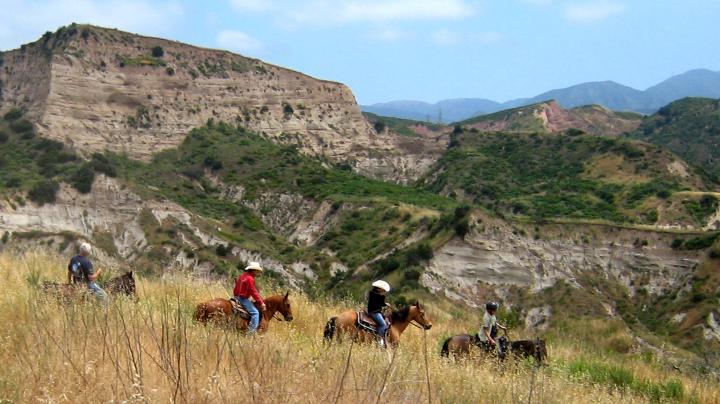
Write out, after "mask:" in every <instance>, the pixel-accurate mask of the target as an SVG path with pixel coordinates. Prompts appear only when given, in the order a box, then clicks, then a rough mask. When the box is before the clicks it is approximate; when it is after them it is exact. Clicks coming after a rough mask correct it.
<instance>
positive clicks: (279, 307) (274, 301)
mask: <svg viewBox="0 0 720 404" xmlns="http://www.w3.org/2000/svg"><path fill="white" fill-rule="evenodd" d="M265 302H266V303H267V304H268V307H270V305H272V309H273V310H275V311H278V312H280V314H282V316H283V319H284V320H285V321H292V319H293V314H292V306H291V305H290V291H287V292H286V293H285V296H279V295H278V296H272V297H269V298H267V300H266V301H265Z"/></svg>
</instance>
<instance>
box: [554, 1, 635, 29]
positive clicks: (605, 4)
mask: <svg viewBox="0 0 720 404" xmlns="http://www.w3.org/2000/svg"><path fill="white" fill-rule="evenodd" d="M626 9H627V5H625V4H622V3H617V2H613V1H605V0H600V1H590V2H585V3H574V4H569V5H568V6H567V7H566V9H565V18H566V19H568V20H570V21H573V22H582V23H587V22H597V21H602V20H604V19H606V18H608V17H610V16H612V15H615V14H619V13H622V12H623V11H625V10H626Z"/></svg>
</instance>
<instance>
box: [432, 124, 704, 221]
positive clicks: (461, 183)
mask: <svg viewBox="0 0 720 404" xmlns="http://www.w3.org/2000/svg"><path fill="white" fill-rule="evenodd" d="M673 161H675V157H674V156H672V155H671V154H670V153H668V152H666V151H663V150H662V149H660V148H658V147H656V146H653V145H649V144H646V143H641V142H634V141H628V140H621V139H613V138H600V137H596V136H589V135H582V134H580V133H579V132H578V131H572V130H571V131H567V132H564V133H562V134H556V135H547V134H507V133H476V132H473V131H470V132H468V131H463V132H461V133H457V134H454V136H453V139H452V140H451V143H450V147H449V149H448V151H447V152H446V153H445V155H444V156H443V157H442V158H441V159H440V160H439V162H438V163H437V166H436V167H435V169H434V170H433V173H431V174H430V175H428V176H427V177H426V179H425V180H423V184H424V187H425V189H427V190H430V191H433V192H437V193H441V194H444V195H448V196H450V197H454V198H458V199H459V200H461V201H465V202H468V203H475V204H479V205H483V206H485V207H487V208H489V209H492V210H495V211H498V212H502V213H505V214H514V215H520V216H529V217H532V218H536V219H542V218H561V217H564V218H576V219H602V220H607V221H612V222H616V223H644V224H654V223H655V222H656V221H657V220H658V209H657V208H658V207H659V206H661V205H667V204H669V203H670V200H671V199H672V196H673V193H675V192H677V191H680V190H688V189H697V188H698V187H700V188H702V187H703V185H702V183H701V182H700V181H699V179H698V178H696V177H693V176H689V177H683V176H681V175H675V174H674V173H672V172H671V171H670V170H669V168H668V166H669V164H670V163H671V162H673Z"/></svg>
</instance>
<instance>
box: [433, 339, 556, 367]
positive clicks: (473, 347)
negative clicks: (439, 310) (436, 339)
mask: <svg viewBox="0 0 720 404" xmlns="http://www.w3.org/2000/svg"><path fill="white" fill-rule="evenodd" d="M497 341H498V345H499V349H498V351H497V356H498V358H499V359H500V360H504V359H505V358H506V357H507V354H508V353H509V354H510V355H512V356H513V357H515V358H531V357H532V358H535V362H536V363H537V364H538V365H541V364H542V363H543V362H544V361H545V359H547V349H546V347H545V340H542V339H539V338H536V339H535V340H522V341H512V342H509V341H508V340H507V337H500V338H497ZM473 352H482V353H486V351H485V349H484V347H483V346H482V345H481V344H480V342H479V341H478V338H477V336H475V335H469V334H460V335H454V336H452V337H450V338H448V339H446V340H445V342H444V343H443V346H442V350H441V351H440V355H442V356H451V355H452V356H455V357H458V358H459V357H463V356H465V357H467V356H470V355H471V353H473ZM493 352H495V351H493ZM487 354H490V352H487Z"/></svg>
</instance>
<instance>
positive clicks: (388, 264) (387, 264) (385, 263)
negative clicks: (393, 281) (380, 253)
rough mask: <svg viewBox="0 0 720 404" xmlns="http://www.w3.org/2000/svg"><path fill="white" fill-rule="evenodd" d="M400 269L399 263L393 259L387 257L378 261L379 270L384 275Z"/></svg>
mask: <svg viewBox="0 0 720 404" xmlns="http://www.w3.org/2000/svg"><path fill="white" fill-rule="evenodd" d="M398 268H400V263H399V262H398V260H397V259H396V258H395V257H388V258H385V259H384V260H382V261H380V270H381V271H382V272H383V273H384V274H387V273H390V272H392V271H394V270H396V269H398Z"/></svg>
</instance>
